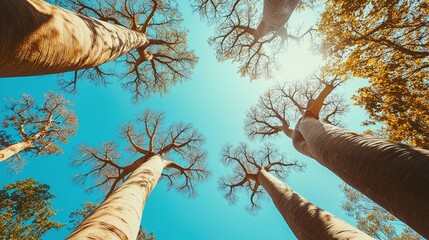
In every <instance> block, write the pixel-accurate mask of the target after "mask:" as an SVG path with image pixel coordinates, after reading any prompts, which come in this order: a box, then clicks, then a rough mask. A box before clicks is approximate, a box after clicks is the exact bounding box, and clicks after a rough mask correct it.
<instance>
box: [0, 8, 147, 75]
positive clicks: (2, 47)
mask: <svg viewBox="0 0 429 240" xmlns="http://www.w3.org/2000/svg"><path fill="white" fill-rule="evenodd" d="M0 9H1V10H0V77H14V76H31V75H41V74H51V73H60V72H67V71H74V70H78V69H83V68H89V67H95V66H98V65H100V64H103V63H105V62H108V61H111V60H113V59H115V58H117V57H119V56H120V55H122V54H124V53H126V52H128V51H130V50H131V49H134V48H137V47H142V46H144V45H145V44H147V37H146V35H145V34H144V33H141V32H137V31H133V30H130V29H127V28H125V27H122V26H119V25H115V24H110V23H107V22H103V21H99V20H96V19H93V18H90V17H86V16H83V15H79V14H76V13H73V12H70V11H67V10H65V9H62V8H59V7H57V6H54V5H52V4H49V3H47V2H44V1H42V0H4V1H1V2H0Z"/></svg>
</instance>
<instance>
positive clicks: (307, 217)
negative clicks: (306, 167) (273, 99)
mask: <svg viewBox="0 0 429 240" xmlns="http://www.w3.org/2000/svg"><path fill="white" fill-rule="evenodd" d="M222 160H223V162H224V163H225V165H227V166H231V167H232V170H233V172H232V175H231V176H229V177H227V178H222V179H221V180H220V188H221V189H222V190H223V191H224V192H225V197H226V198H227V199H228V200H229V201H230V202H235V200H236V193H237V191H239V190H244V191H245V192H247V193H248V194H249V195H250V202H251V207H250V209H251V210H255V209H258V208H259V203H258V202H259V199H260V198H261V197H262V196H263V195H264V191H263V190H262V188H264V189H265V191H266V192H267V193H268V194H269V196H270V197H271V199H272V200H273V203H274V204H275V206H276V207H277V209H278V210H279V212H280V214H281V215H282V216H283V218H284V220H285V221H286V223H287V224H288V225H289V227H290V228H291V230H292V231H293V233H294V234H295V235H296V236H297V238H298V239H372V238H371V237H369V236H368V235H366V234H365V233H362V232H361V231H359V230H358V229H356V228H354V227H353V226H351V225H349V224H347V223H346V222H344V221H342V220H341V219H339V218H337V217H335V216H334V215H332V214H331V213H329V212H327V211H325V210H323V209H321V208H319V207H318V206H316V205H314V204H312V203H311V202H309V201H307V200H306V199H305V198H303V197H301V196H300V195H299V194H298V193H296V192H294V191H293V190H292V189H291V188H290V187H289V186H287V185H286V184H284V183H283V181H284V180H285V178H286V177H287V176H288V175H289V172H290V171H291V170H301V169H302V167H303V166H302V165H301V164H299V163H298V162H297V161H293V162H287V161H286V158H285V156H284V155H283V154H282V153H280V152H279V150H278V149H277V148H275V147H273V145H272V144H270V145H268V144H266V145H265V147H263V148H262V149H260V150H259V151H251V150H250V149H249V147H248V146H247V145H246V144H244V143H242V144H240V145H239V146H238V147H236V148H233V147H231V146H226V147H225V148H224V150H223V156H222ZM260 186H261V187H262V188H260Z"/></svg>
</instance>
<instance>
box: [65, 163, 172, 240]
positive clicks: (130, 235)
mask: <svg viewBox="0 0 429 240" xmlns="http://www.w3.org/2000/svg"><path fill="white" fill-rule="evenodd" d="M163 168H164V161H163V159H162V158H161V157H160V156H158V155H155V156H153V157H151V158H149V159H148V161H147V162H145V163H143V164H142V165H140V166H139V167H138V168H137V169H136V170H134V172H133V173H132V174H131V175H130V176H129V178H128V179H127V180H126V181H125V182H124V183H123V184H122V185H121V186H120V187H119V188H118V189H117V190H116V191H115V192H113V193H112V194H111V195H110V196H109V197H107V198H106V200H105V201H104V202H103V203H102V204H101V205H100V206H99V207H98V208H97V209H96V210H94V212H93V213H92V214H91V215H89V216H88V217H87V218H86V219H85V220H84V221H83V222H82V223H81V224H80V225H79V226H78V227H77V228H76V229H75V230H74V231H73V232H72V233H71V234H70V235H69V236H68V237H67V239H75V240H82V239H91V240H104V239H109V240H115V239H118V240H119V239H121V240H124V239H136V238H137V235H138V232H139V229H140V222H141V218H142V215H143V208H144V205H145V203H146V200H147V198H148V196H149V194H150V192H151V191H152V189H153V188H154V187H155V185H156V183H157V182H158V180H159V178H160V176H161V172H162V170H163Z"/></svg>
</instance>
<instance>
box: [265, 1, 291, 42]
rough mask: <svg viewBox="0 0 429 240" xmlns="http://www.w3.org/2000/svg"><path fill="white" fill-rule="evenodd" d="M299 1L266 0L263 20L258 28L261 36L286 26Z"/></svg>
mask: <svg viewBox="0 0 429 240" xmlns="http://www.w3.org/2000/svg"><path fill="white" fill-rule="evenodd" d="M298 3H299V0H264V10H263V13H262V21H261V22H260V23H259V25H258V28H257V29H258V32H259V33H260V34H261V37H263V36H265V35H267V34H268V33H269V32H271V31H277V30H279V29H280V28H282V27H284V26H285V25H286V23H287V21H288V20H289V18H290V16H291V15H292V13H293V11H294V10H295V8H296V6H298Z"/></svg>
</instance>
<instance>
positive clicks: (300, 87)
mask: <svg viewBox="0 0 429 240" xmlns="http://www.w3.org/2000/svg"><path fill="white" fill-rule="evenodd" d="M341 82H342V81H341V80H340V79H339V78H337V77H331V79H328V76H323V75H322V77H318V76H314V77H313V78H312V79H309V80H307V81H303V82H299V83H294V84H284V85H278V86H276V87H274V88H272V89H269V90H268V91H266V92H265V93H264V94H262V95H261V97H260V98H259V101H258V103H257V104H256V105H255V106H254V107H252V108H251V109H250V110H249V111H248V112H247V116H246V120H245V130H246V132H247V135H248V136H249V137H250V138H255V137H261V138H265V137H267V136H273V135H276V134H277V133H279V132H283V133H284V134H286V135H287V136H289V137H290V138H292V137H293V132H294V130H293V128H292V123H293V122H295V123H296V121H297V120H299V118H301V117H302V116H304V115H306V114H310V115H312V116H314V117H315V118H317V119H319V118H320V119H321V120H322V121H324V122H327V123H331V124H334V125H341V124H342V123H341V121H340V117H341V116H342V115H343V114H344V113H345V112H346V111H347V109H348V108H347V106H346V105H345V104H344V100H343V99H342V97H341V96H340V95H336V94H331V92H332V90H333V89H334V88H336V87H337V86H338V85H339V84H340V83H341Z"/></svg>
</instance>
